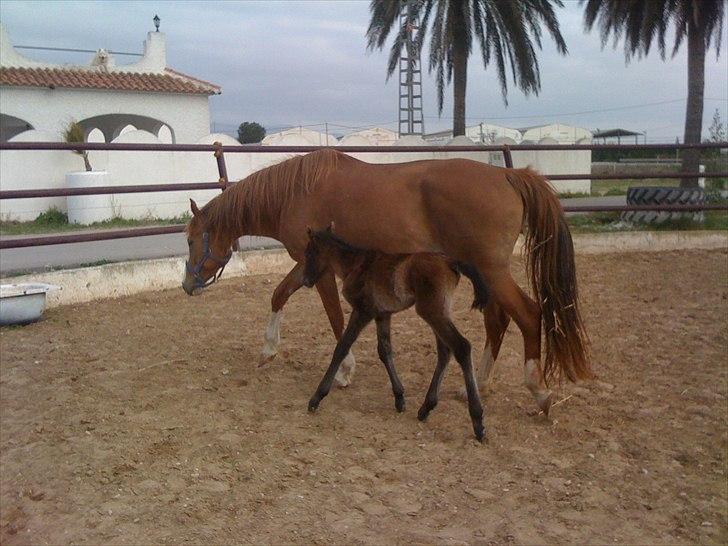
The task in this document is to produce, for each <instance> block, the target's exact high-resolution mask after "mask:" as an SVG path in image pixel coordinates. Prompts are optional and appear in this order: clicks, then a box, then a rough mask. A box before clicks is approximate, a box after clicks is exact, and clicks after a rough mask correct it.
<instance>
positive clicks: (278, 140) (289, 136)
mask: <svg viewBox="0 0 728 546" xmlns="http://www.w3.org/2000/svg"><path fill="white" fill-rule="evenodd" d="M338 142H339V139H337V138H336V137H335V136H334V135H329V134H326V133H322V132H320V131H312V130H311V129H307V128H306V127H291V128H289V129H285V130H284V131H279V132H277V133H271V134H269V135H266V136H265V138H264V139H263V140H262V141H261V144H263V145H264V146H336V144H337V143H338Z"/></svg>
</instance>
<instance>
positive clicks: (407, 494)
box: [0, 251, 728, 546]
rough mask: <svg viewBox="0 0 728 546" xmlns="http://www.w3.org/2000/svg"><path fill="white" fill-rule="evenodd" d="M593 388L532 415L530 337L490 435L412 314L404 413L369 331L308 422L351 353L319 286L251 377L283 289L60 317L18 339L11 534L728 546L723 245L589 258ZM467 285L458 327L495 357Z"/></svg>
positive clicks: (107, 540) (8, 387) (78, 310)
mask: <svg viewBox="0 0 728 546" xmlns="http://www.w3.org/2000/svg"><path fill="white" fill-rule="evenodd" d="M578 268H579V275H580V280H581V289H582V297H583V306H584V312H585V316H586V321H587V325H588V327H589V329H590V333H591V336H592V339H593V353H594V355H593V361H594V367H595V369H596V371H597V372H598V374H599V376H600V377H599V380H598V381H594V382H590V383H586V384H582V385H578V386H574V385H565V386H564V387H563V389H562V390H561V391H560V392H559V393H558V398H559V399H563V398H566V397H568V396H571V397H570V398H568V399H567V400H566V401H565V402H563V403H562V404H561V405H559V406H557V407H556V408H554V410H553V413H552V416H551V420H547V419H545V418H544V417H543V416H541V417H532V416H529V415H528V412H529V410H531V409H532V407H533V406H532V401H531V399H530V396H529V394H528V392H527V391H526V389H525V388H524V387H523V386H522V383H521V382H522V367H521V338H520V335H519V333H518V331H517V330H516V329H515V327H514V326H513V325H512V326H511V327H510V328H509V331H508V334H507V336H506V341H505V345H504V349H503V352H502V356H501V359H500V361H499V362H500V366H499V368H498V370H497V373H498V378H497V382H496V384H495V386H494V387H493V388H492V390H491V391H490V393H489V394H488V396H487V398H486V414H487V417H486V418H487V421H486V426H487V428H488V435H489V442H488V443H487V444H484V445H481V444H478V443H477V442H475V441H474V439H473V438H472V430H471V425H470V420H469V419H468V416H467V410H466V407H465V405H464V403H463V402H461V401H460V400H459V399H457V397H456V395H455V393H456V391H457V389H458V388H459V387H460V386H461V384H462V376H461V374H460V371H459V369H458V367H457V366H454V365H453V364H452V363H451V366H450V368H449V371H448V374H447V377H446V380H445V383H444V385H443V393H442V397H441V402H440V405H439V406H438V407H437V408H436V409H435V410H434V411H433V413H432V414H431V416H430V418H429V420H428V422H426V423H420V422H418V421H417V420H416V410H417V407H418V406H419V404H420V403H421V401H422V397H423V396H424V393H425V390H426V387H427V384H428V382H429V379H430V376H431V373H432V370H433V367H434V361H435V354H434V344H433V340H432V339H431V336H430V334H429V332H428V330H427V328H426V327H425V325H424V324H423V323H422V322H421V321H420V320H419V319H418V318H417V317H416V315H414V313H412V312H407V313H404V314H401V315H399V316H397V317H395V319H394V321H393V342H394V346H395V351H397V362H398V370H399V372H400V376H401V377H402V380H403V382H404V384H405V388H406V390H407V403H408V407H407V411H406V412H405V413H404V414H401V415H400V414H397V413H395V411H394V407H393V401H392V396H391V392H390V389H389V385H388V381H387V378H386V374H385V372H384V369H383V367H382V366H381V364H380V363H379V361H378V360H377V357H376V346H375V340H374V331H373V328H370V329H369V330H367V331H366V332H365V334H364V335H363V337H362V339H361V340H360V341H359V343H358V344H357V345H356V346H355V349H356V354H357V357H358V361H359V369H358V371H357V375H356V378H355V382H354V385H353V386H352V387H350V388H348V389H338V390H336V391H334V392H332V394H331V395H330V396H329V397H328V398H326V399H325V400H324V401H323V403H322V405H321V408H320V410H319V412H318V413H317V414H314V415H310V414H308V413H307V411H306V403H307V401H308V398H309V397H310V395H311V394H312V393H313V391H314V389H315V387H316V385H317V383H318V380H319V378H320V376H321V374H322V373H323V370H324V369H325V367H326V366H327V365H328V361H329V358H330V354H331V351H332V349H333V345H334V343H333V341H332V337H331V336H330V334H329V332H328V326H327V322H326V319H325V316H324V313H323V311H322V309H321V307H320V304H319V302H318V299H317V296H316V293H315V291H309V290H302V291H301V292H299V293H298V294H296V295H295V296H294V297H293V298H292V300H291V302H289V305H288V307H287V308H286V314H285V318H284V323H283V346H282V351H281V353H280V355H279V357H278V359H277V360H276V361H274V362H273V363H272V364H270V365H269V366H268V367H267V368H264V369H261V370H259V369H256V363H257V358H258V352H259V350H260V348H261V345H262V332H263V329H264V327H265V324H266V322H267V318H268V306H269V304H268V301H269V297H270V294H271V291H272V289H273V287H274V286H275V284H276V282H277V281H278V280H279V278H278V277H249V278H244V279H230V280H226V281H224V282H222V283H221V284H219V285H216V286H213V287H212V288H210V289H208V291H207V292H205V293H203V294H202V295H201V296H199V297H196V298H188V297H187V296H185V295H184V294H183V293H182V290H181V289H178V290H171V291H166V292H158V293H147V294H144V295H139V296H135V297H129V298H125V299H120V300H115V301H105V302H100V303H93V304H86V305H79V306H73V307H65V308H58V309H53V310H50V311H49V312H47V314H46V318H45V320H43V321H42V322H40V323H37V324H34V325H30V326H27V327H20V328H4V329H2V330H0V343H1V345H0V348H1V349H2V359H1V368H0V400H1V405H0V409H1V410H2V413H1V416H0V418H1V420H0V432H1V438H0V485H1V490H0V502H1V505H0V508H1V512H0V542H2V544H5V545H8V546H10V545H14V544H66V543H74V544H76V543H79V544H102V543H103V544H167V543H174V544H191V543H198V544H199V543H208V544H213V543H214V544H220V543H232V542H255V543H268V544H278V543H305V544H311V543H321V544H324V543H332V542H336V543H350V544H353V543H368V544H375V543H376V544H382V543H390V544H391V543H413V542H414V543H439V544H465V543H468V544H502V543H544V542H549V543H566V542H571V543H602V544H606V543H610V544H612V543H621V544H627V543H629V544H634V543H643V544H644V543H716V544H718V543H726V542H728V522H727V520H726V513H727V511H728V491H727V482H726V472H727V468H726V453H727V448H728V437H727V433H726V418H727V411H728V410H727V408H728V406H727V403H726V396H727V395H728V392H727V391H728V385H727V377H726V370H727V366H726V363H727V360H728V299H727V298H728V286H727V282H728V281H727V279H728V254H726V252H725V251H692V252H680V253H677V252H676V253H659V254H622V255H607V256H590V257H580V258H579V260H578ZM468 290H469V285H468V283H466V282H463V283H461V287H460V289H459V292H458V299H457V302H456V308H457V324H458V325H460V326H461V328H462V330H463V332H464V333H465V335H466V336H468V337H469V338H470V339H471V341H472V342H473V344H474V346H475V347H476V348H477V350H478V352H479V351H480V349H481V348H482V344H483V339H484V334H483V329H482V321H481V317H480V315H479V314H478V313H477V312H470V311H469V310H468V306H469V302H470V297H471V296H470V293H469V292H468Z"/></svg>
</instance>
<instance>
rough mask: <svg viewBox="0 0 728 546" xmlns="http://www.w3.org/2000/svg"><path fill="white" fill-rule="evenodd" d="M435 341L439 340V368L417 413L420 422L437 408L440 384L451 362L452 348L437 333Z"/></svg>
mask: <svg viewBox="0 0 728 546" xmlns="http://www.w3.org/2000/svg"><path fill="white" fill-rule="evenodd" d="M435 339H436V340H437V367H435V373H434V374H432V380H431V381H430V388H429V389H427V394H426V395H425V400H424V402H422V407H420V411H418V412H417V418H418V419H419V420H420V421H424V420H425V419H427V416H428V415H429V414H430V412H431V411H432V410H433V409H435V406H437V399H438V394H439V392H440V384H441V383H442V377H443V375H445V368H447V363H448V362H450V355H451V354H452V351H450V347H448V346H447V345H446V344H445V342H444V341H442V340H441V339H440V338H439V337H438V336H437V333H435Z"/></svg>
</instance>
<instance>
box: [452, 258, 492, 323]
mask: <svg viewBox="0 0 728 546" xmlns="http://www.w3.org/2000/svg"><path fill="white" fill-rule="evenodd" d="M453 269H454V270H455V271H457V272H458V273H462V274H463V275H465V276H466V277H467V278H468V279H470V282H471V283H472V284H473V293H474V296H473V305H472V306H471V308H472V309H477V310H479V311H481V312H482V311H485V306H486V305H488V299H489V298H490V293H489V292H488V286H487V285H486V284H485V279H484V278H483V275H481V274H480V271H478V270H477V268H475V267H474V266H472V265H470V264H467V263H465V262H455V263H454V264H453Z"/></svg>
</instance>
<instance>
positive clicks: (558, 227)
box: [506, 169, 593, 381]
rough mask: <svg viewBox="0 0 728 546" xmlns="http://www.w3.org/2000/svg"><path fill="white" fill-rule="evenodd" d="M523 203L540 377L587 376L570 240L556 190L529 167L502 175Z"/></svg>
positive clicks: (585, 338) (584, 336) (585, 341)
mask: <svg viewBox="0 0 728 546" xmlns="http://www.w3.org/2000/svg"><path fill="white" fill-rule="evenodd" d="M506 177H507V178H508V181H509V182H510V184H511V186H513V189H515V190H516V192H517V193H518V194H519V195H520V196H521V199H522V200H523V207H524V212H523V216H524V228H525V229H524V236H525V238H526V239H525V243H524V248H523V250H524V254H525V257H526V270H527V272H528V277H529V280H530V283H531V287H532V289H533V291H534V292H535V294H536V296H537V297H538V301H539V304H540V306H541V321H542V326H543V332H544V339H545V355H544V359H543V365H544V375H545V377H546V380H547V381H549V380H550V379H557V380H558V379H561V378H562V377H563V376H566V378H567V379H569V380H570V381H577V380H579V379H588V378H590V377H593V374H592V371H591V368H590V366H589V362H588V344H589V339H588V336H587V334H586V330H585V329H584V323H583V321H582V318H581V314H580V312H579V294H578V291H577V286H576V268H575V264H574V243H573V241H572V239H571V232H570V231H569V226H568V224H567V223H566V217H565V216H564V211H563V209H562V208H561V203H560V202H559V199H558V197H557V196H556V193H555V192H554V190H553V189H552V188H551V186H550V185H549V183H548V181H547V180H546V179H545V178H544V177H543V176H540V175H539V174H537V173H536V172H534V171H532V170H531V169H513V170H510V171H509V172H508V174H507V175H506Z"/></svg>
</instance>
